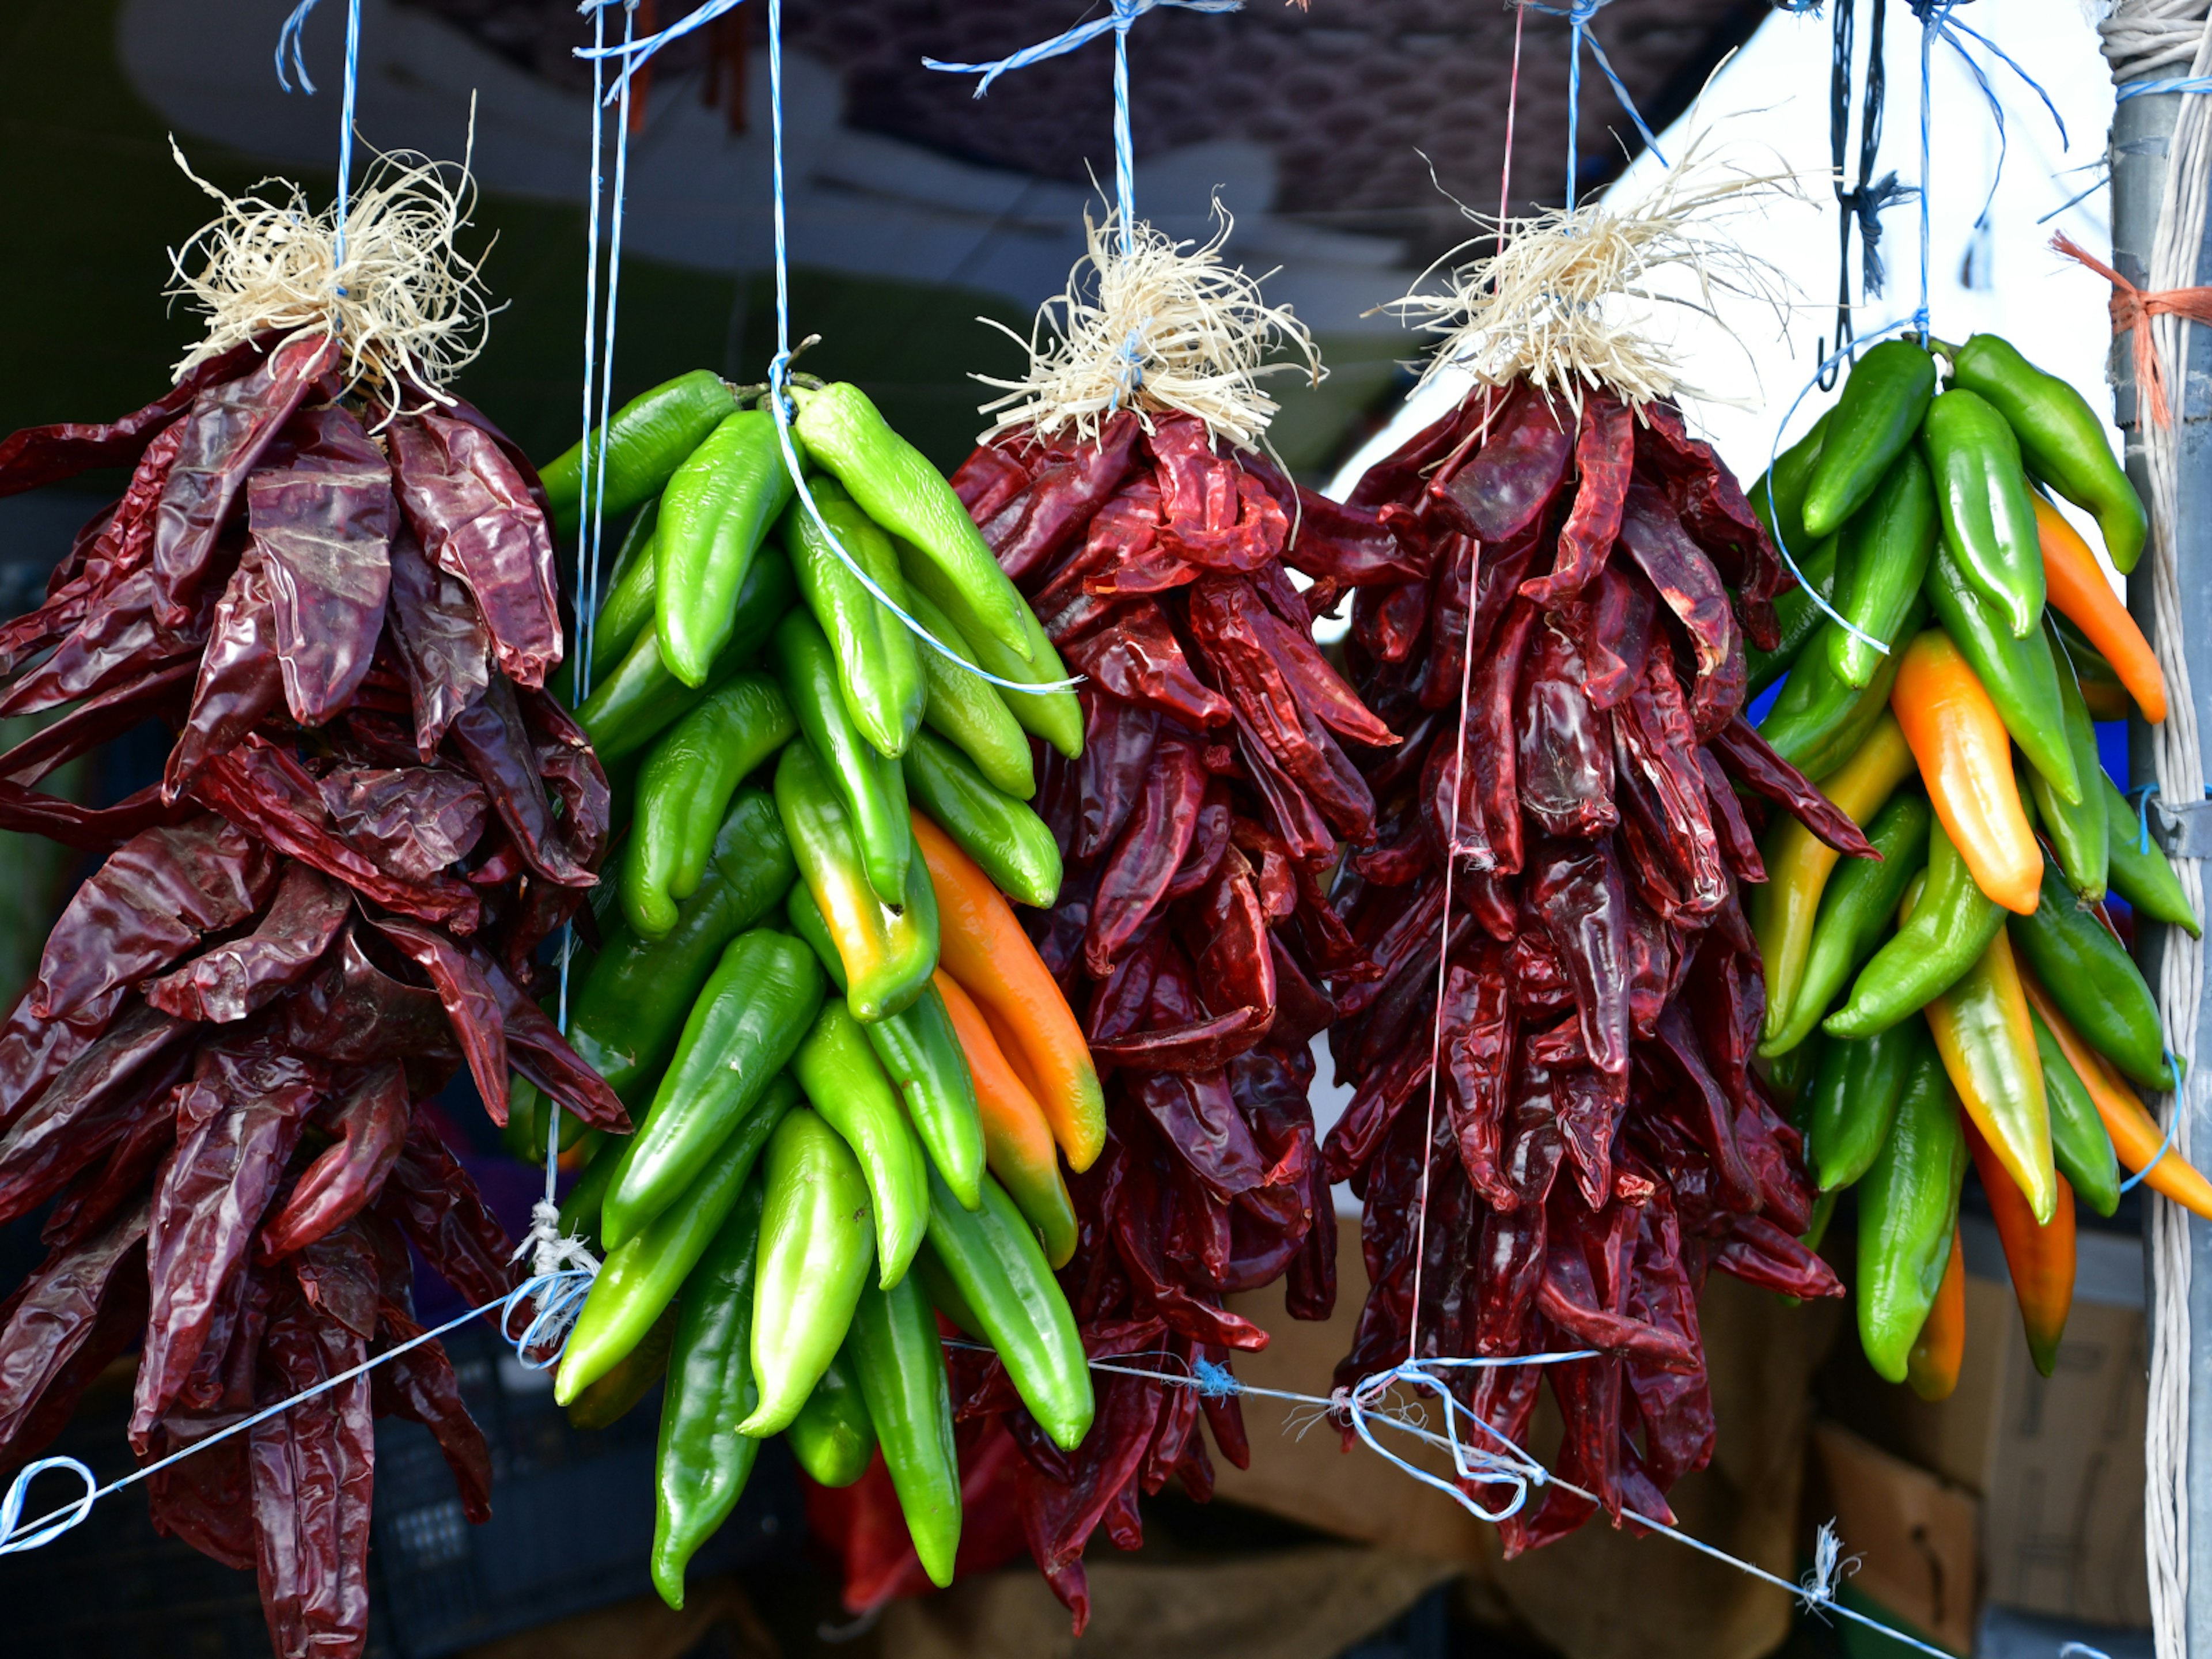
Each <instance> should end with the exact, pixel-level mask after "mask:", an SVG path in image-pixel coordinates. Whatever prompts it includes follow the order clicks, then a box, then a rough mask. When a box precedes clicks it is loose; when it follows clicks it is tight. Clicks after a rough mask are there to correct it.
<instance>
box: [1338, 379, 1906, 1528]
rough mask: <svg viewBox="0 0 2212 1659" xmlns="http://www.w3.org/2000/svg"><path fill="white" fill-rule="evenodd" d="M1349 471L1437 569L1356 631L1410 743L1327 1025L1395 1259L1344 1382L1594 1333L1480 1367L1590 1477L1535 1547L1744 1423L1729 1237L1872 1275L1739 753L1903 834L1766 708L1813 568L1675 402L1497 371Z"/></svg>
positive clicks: (1380, 792)
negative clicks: (1547, 1423)
mask: <svg viewBox="0 0 2212 1659" xmlns="http://www.w3.org/2000/svg"><path fill="white" fill-rule="evenodd" d="M1352 504H1353V505H1354V506H1355V507H1364V508H1367V509H1370V510H1373V511H1375V512H1376V513H1378V514H1379V516H1380V517H1381V519H1382V520H1383V522H1384V523H1386V524H1388V525H1389V526H1390V527H1391V528H1392V529H1393V530H1394V531H1395V532H1397V534H1398V536H1399V538H1400V539H1401V542H1402V543H1403V544H1404V545H1405V546H1406V547H1407V548H1408V549H1409V550H1414V551H1415V552H1417V554H1418V562H1419V576H1418V579H1416V580H1410V581H1405V582H1402V583H1399V584H1396V585H1394V586H1380V585H1378V586H1370V587H1367V588H1365V589H1364V590H1363V591H1362V592H1360V593H1359V594H1358V596H1357V597H1356V599H1354V601H1353V606H1352V635H1351V639H1350V641H1349V642H1348V650H1349V653H1350V662H1351V665H1352V682H1353V684H1355V685H1357V686H1358V689H1359V692H1360V695H1361V696H1363V697H1364V698H1365V699H1366V701H1367V702H1368V703H1369V705H1370V707H1372V708H1374V709H1375V710H1376V713H1377V714H1380V715H1381V716H1382V717H1383V719H1384V720H1387V721H1389V723H1390V725H1391V726H1392V727H1393V728H1394V729H1395V730H1397V731H1399V732H1402V733H1403V734H1404V735H1405V739H1406V740H1405V742H1404V743H1403V744H1401V745H1400V746H1399V747H1397V748H1396V749H1395V750H1377V751H1368V752H1367V753H1366V755H1365V756H1364V759H1363V766H1362V770H1363V774H1364V777H1365V779H1366V781H1367V783H1368V785H1369V787H1370V788H1371V789H1372V790H1373V791H1374V793H1375V796H1376V801H1377V803H1378V815H1379V819H1380V824H1381V835H1380V838H1379V842H1378V844H1377V845H1376V846H1375V847H1374V848H1371V849H1370V850H1367V851H1364V852H1360V853H1358V854H1354V855H1353V857H1352V859H1351V860H1349V864H1348V866H1347V868H1346V871H1345V872H1344V874H1343V876H1342V877H1341V878H1340V880H1339V883H1338V885H1337V888H1336V905H1337V909H1338V911H1339V913H1340V915H1342V917H1343V926H1344V927H1346V930H1347V931H1348V933H1349V934H1350V937H1351V939H1352V943H1353V945H1354V946H1355V947H1356V948H1358V949H1359V950H1361V951H1364V952H1365V953H1366V955H1367V956H1368V957H1369V958H1370V960H1371V961H1372V963H1374V968H1375V973H1374V976H1373V977H1371V978H1370V979H1368V980H1366V981H1364V982H1363V983H1361V984H1359V985H1358V986H1356V987H1347V988H1346V990H1345V991H1344V992H1342V993H1340V997H1339V1008H1340V1016H1341V1017H1340V1019H1339V1020H1338V1022H1337V1023H1336V1024H1335V1025H1334V1026H1333V1027H1332V1029H1331V1030H1330V1035H1329V1042H1330V1047H1331V1050H1332V1052H1333V1054H1334V1056H1335V1060H1336V1066H1337V1069H1338V1073H1339V1078H1340V1081H1343V1082H1348V1083H1350V1084H1352V1085H1354V1086H1355V1088H1356V1091H1357V1092H1356V1094H1355V1097H1354V1098H1353V1100H1352V1103H1351V1104H1350V1106H1349V1107H1348V1108H1347V1109H1346V1114H1345V1116H1344V1118H1343V1119H1342V1121H1340V1123H1339V1125H1338V1126H1337V1127H1336V1128H1335V1129H1334V1131H1333V1132H1332V1133H1331V1134H1330V1136H1329V1139H1328V1145H1327V1148H1326V1153H1325V1163H1326V1165H1327V1170H1328V1176H1330V1177H1331V1178H1333V1179H1336V1180H1348V1181H1350V1182H1352V1188H1353V1190H1354V1191H1355V1192H1356V1193H1357V1194H1358V1195H1359V1196H1360V1197H1361V1199H1362V1200H1364V1206H1365V1213H1364V1225H1363V1231H1362V1243H1363V1250H1364V1255H1365V1258H1366V1266H1367V1271H1368V1275H1369V1279H1370V1284H1371V1285H1372V1289H1371V1290H1370V1293H1369V1296H1368V1300H1367V1304H1366V1306H1365V1308H1364V1310H1362V1312H1361V1316H1360V1320H1359V1324H1358V1335H1357V1338H1356V1340H1355V1342H1354V1345H1353V1347H1352V1352H1351V1353H1350V1355H1348V1356H1347V1357H1346V1359H1345V1360H1344V1362H1343V1363H1342V1364H1340V1366H1339V1367H1338V1370H1337V1379H1336V1380H1337V1382H1338V1383H1340V1385H1353V1384H1357V1383H1358V1382H1359V1381H1361V1380H1362V1379H1363V1378H1365V1377H1367V1376H1372V1375H1374V1374H1375V1373H1376V1372H1378V1371H1381V1370H1386V1369H1388V1368H1389V1367H1391V1366H1393V1365H1395V1364H1400V1363H1401V1362H1402V1361H1404V1360H1405V1359H1407V1358H1408V1357H1409V1344H1413V1343H1414V1342H1415V1340H1416V1332H1418V1346H1417V1347H1415V1348H1413V1352H1417V1353H1418V1354H1419V1356H1421V1357H1432V1356H1447V1357H1468V1356H1475V1355H1480V1356H1488V1357H1504V1356H1511V1355H1516V1354H1533V1353H1538V1352H1569V1351H1573V1350H1577V1349H1595V1350H1597V1351H1598V1352H1597V1357H1596V1358H1589V1359H1581V1360H1576V1361H1572V1362H1569V1363H1565V1364H1547V1365H1542V1366H1533V1365H1532V1366H1522V1367H1513V1366H1507V1367H1499V1368H1496V1369H1482V1370H1462V1371H1459V1372H1456V1373H1453V1374H1452V1375H1453V1376H1454V1383H1453V1386H1455V1388H1456V1389H1459V1390H1460V1392H1461V1395H1462V1398H1463V1400H1464V1401H1466V1403H1467V1404H1468V1407H1469V1408H1470V1409H1471V1410H1473V1411H1474V1412H1475V1413H1478V1414H1479V1415H1480V1417H1481V1418H1482V1419H1483V1420H1484V1421H1485V1422H1486V1423H1487V1424H1488V1425H1490V1427H1491V1428H1492V1429H1493V1430H1494V1431H1497V1432H1498V1434H1500V1435H1502V1436H1504V1437H1505V1438H1506V1439H1508V1440H1510V1441H1511V1442H1512V1443H1515V1444H1516V1445H1519V1446H1522V1447H1524V1448H1525V1447H1527V1446H1528V1431H1529V1425H1530V1421H1531V1419H1532V1416H1533V1413H1534V1407H1535V1404H1536V1398H1537V1390H1538V1387H1539V1385H1540V1383H1549V1385H1550V1387H1551V1389H1552V1391H1553V1396H1554V1398H1555V1400H1556V1401H1557V1402H1558V1405H1559V1411H1560V1414H1561V1416H1562V1418H1563V1419H1564V1421H1565V1437H1564V1439H1563V1441H1562V1442H1561V1444H1560V1446H1559V1449H1558V1452H1557V1455H1556V1457H1555V1458H1554V1459H1553V1468H1554V1469H1555V1471H1556V1472H1557V1474H1559V1476H1560V1477H1561V1478H1562V1479H1564V1480H1566V1481H1570V1482H1572V1483H1573V1484H1575V1485H1577V1486H1581V1487H1583V1488H1584V1489H1585V1490H1587V1491H1588V1492H1591V1493H1594V1494H1595V1503H1593V1502H1592V1501H1590V1500H1589V1499H1586V1498H1579V1497H1577V1496H1575V1495H1573V1494H1571V1493H1569V1492H1564V1491H1561V1490H1560V1489H1559V1487H1557V1486H1553V1487H1550V1488H1547V1489H1546V1490H1545V1491H1543V1492H1541V1493H1539V1494H1537V1495H1535V1496H1534V1497H1533V1498H1532V1499H1531V1501H1530V1504H1529V1506H1528V1509H1526V1510H1523V1511H1522V1513H1520V1514H1518V1515H1516V1516H1514V1517H1513V1518H1512V1519H1511V1520H1510V1521H1508V1522H1505V1524H1504V1528H1503V1529H1502V1530H1503V1535H1504V1546H1505V1550H1506V1553H1508V1554H1509V1555H1510V1554H1512V1553H1516V1552H1518V1551H1520V1550H1523V1549H1527V1548H1530V1547H1534V1546H1536V1545H1539V1544H1542V1543H1547V1542H1549V1541H1552V1540H1553V1539H1556V1538H1559V1537H1561V1536H1563V1535H1565V1534H1567V1533H1569V1532H1571V1531H1573V1530H1574V1529H1575V1528H1577V1527H1579V1526H1580V1525H1581V1524H1582V1523H1583V1522H1584V1521H1585V1520H1587V1519H1588V1518H1589V1516H1591V1515H1592V1514H1593V1513H1595V1511H1596V1510H1598V1509H1600V1508H1602V1509H1603V1510H1605V1511H1606V1513H1607V1516H1609V1517H1610V1518H1611V1519H1612V1520H1613V1522H1614V1523H1615V1524H1616V1525H1618V1524H1620V1516H1621V1510H1623V1508H1624V1507H1626V1508H1627V1509H1629V1510H1633V1511H1635V1512H1637V1513H1638V1514H1641V1515H1644V1516H1651V1517H1654V1518H1662V1519H1663V1518H1669V1517H1670V1512H1669V1510H1668V1507H1667V1503H1666V1498H1665V1494H1666V1492H1667V1491H1668V1488H1669V1487H1670V1486H1673V1484H1674V1481H1675V1480H1677V1479H1679V1478H1680V1476H1681V1475H1683V1474H1686V1473H1687V1472H1688V1471H1690V1470H1692V1469H1694V1468H1699V1467H1701V1466H1702V1465H1703V1464H1704V1463H1705V1461H1706V1460H1707V1458H1708V1457H1709V1456H1710V1455H1711V1450H1712V1443H1713V1419H1712V1412H1711V1401H1710V1398H1709V1395H1708V1393H1707V1389H1706V1383H1705V1360H1704V1355H1703V1352H1702V1349H1701V1346H1700V1343H1699V1329H1698V1296H1699V1291H1700V1290H1701V1288H1702V1286H1703V1285H1704V1281H1705V1275H1706V1273H1708V1271H1710V1270H1711V1269H1712V1268H1716V1267H1717V1268H1720V1269H1721V1270H1723V1271H1724V1272H1727V1273H1734V1274H1735V1275H1736V1276H1738V1277H1739V1278H1741V1279H1745V1280H1747V1281H1748V1282H1750V1283H1752V1284H1754V1285H1762V1286H1765V1287H1766V1288H1768V1289H1771V1290H1774V1291H1783V1292H1786V1293H1788V1294H1790V1295H1793V1296H1801V1297H1810V1296H1834V1295H1840V1294H1841V1287H1840V1286H1839V1285H1838V1283H1837V1281H1836V1279H1835V1278H1834V1276H1833V1275H1832V1273H1830V1272H1829V1270H1828V1268H1827V1267H1826V1266H1825V1265H1824V1264H1823V1263H1822V1262H1821V1261H1820V1259H1819V1258H1818V1257H1817V1256H1815V1255H1813V1253H1812V1252H1811V1251H1810V1250H1808V1249H1805V1248H1804V1247H1803V1246H1802V1244H1800V1243H1799V1242H1798V1239H1797V1237H1796V1235H1798V1234H1800V1233H1802V1232H1803V1231H1805V1229H1806V1226H1807V1224H1808V1218H1809V1214H1810V1208H1811V1200H1812V1190H1811V1188H1810V1185H1809V1183H1808V1181H1807V1179H1806V1176H1805V1174H1804V1171H1803V1167H1802V1160H1801V1156H1800V1154H1801V1152H1802V1146H1801V1143H1800V1139H1799V1137H1798V1135H1797V1133H1796V1130H1795V1129H1793V1128H1792V1127H1790V1125H1789V1124H1788V1123H1787V1122H1785V1121H1784V1120H1783V1119H1782V1118H1781V1117H1780V1116H1779V1115H1778V1114H1777V1113H1776V1111H1775V1109H1774V1107H1773V1105H1772V1103H1771V1102H1770V1101H1769V1099H1768V1097H1767V1096H1766V1094H1765V1090H1764V1088H1763V1086H1762V1085H1761V1083H1760V1081H1759V1079H1758V1078H1757V1077H1756V1076H1755V1075H1754V1074H1753V1072H1752V1071H1751V1069H1750V1060H1751V1058H1752V1054H1753V1046H1754V1045H1755V1044H1756V1042H1758V1040H1759V1024H1760V1019H1761V1017H1762V1014H1763V1012H1764V1007H1765V976H1764V973H1763V970H1762V968H1761V964H1760V961H1759V955H1758V952H1757V951H1756V949H1755V948H1754V946H1753V941H1752V936H1751V932H1750V929H1749V927H1747V924H1746V921H1745V916H1744V911H1743V908H1742V904H1741V884H1742V883H1744V882H1756V881H1762V880H1764V879H1765V871H1764V869H1763V868H1762V867H1761V865H1760V862H1759V852H1758V848H1757V846H1756V844H1755V843H1754V841H1753V824H1752V823H1751V822H1750V816H1751V815H1754V814H1757V813H1759V812H1761V811H1763V810H1764V807H1763V804H1762V803H1761V802H1759V801H1756V800H1754V801H1746V800H1745V799H1741V797H1740V795H1739V788H1740V787H1741V789H1743V790H1746V791H1748V792H1749V793H1751V794H1752V795H1753V796H1756V797H1763V798H1765V800H1769V801H1772V802H1774V803H1777V804H1778V805H1780V806H1781V807H1782V808H1784V809H1785V810H1788V811H1793V812H1795V813H1796V814H1797V815H1798V816H1799V817H1801V818H1802V819H1803V820H1804V821H1805V823H1807V824H1808V826H1810V827H1811V828H1813V829H1814V832H1815V833H1816V834H1818V835H1820V836H1821V837H1822V838H1823V839H1824V840H1826V841H1828V842H1829V843H1830V844H1831V845H1832V846H1835V847H1838V848H1841V849H1843V850H1844V851H1845V852H1848V853H1853V854H1859V855H1862V856H1864V855H1867V854H1869V851H1870V849H1869V848H1868V847H1867V845H1866V842H1865V841H1864V840H1863V837H1861V836H1860V835H1859V834H1858V831H1857V828H1856V827H1855V826H1854V825H1853V824H1852V823H1851V822H1850V819H1848V818H1847V817H1844V816H1843V815H1842V814H1841V813H1840V812H1838V811H1836V810H1835V808H1834V807H1832V806H1831V805H1829V804H1828V803H1827V802H1826V800H1825V799H1823V798H1822V797H1821V796H1820V794H1819V793H1818V792H1817V791H1815V790H1814V789H1813V788H1812V787H1811V786H1810V785H1808V783H1806V781H1804V779H1803V778H1802V777H1801V776H1799V775H1797V774H1796V772H1795V771H1793V770H1791V769H1790V768H1789V767H1788V766H1786V765H1784V763H1781V762H1780V761H1779V760H1778V759H1777V758H1776V757H1774V756H1773V754H1772V752H1771V750H1768V749H1767V748H1766V747H1765V744H1764V743H1763V742H1762V741H1761V740H1760V739H1759V737H1758V735H1757V734H1756V733H1755V732H1753V731H1752V730H1751V728H1750V727H1749V726H1747V725H1746V724H1745V722H1744V720H1743V718H1742V712H1741V711H1742V704H1743V688H1744V678H1745V671H1744V656H1743V641H1744V639H1745V637H1746V636H1748V637H1749V638H1750V639H1751V640H1752V641H1754V642H1757V643H1760V644H1765V643H1767V642H1768V641H1771V637H1772V634H1773V628H1774V622H1773V615H1772V611H1771V605H1770V601H1771V598H1772V597H1773V595H1774V593H1775V592H1776V591H1777V589H1778V586H1779V585H1780V583H1781V581H1782V580H1783V576H1782V572H1781V569H1780V566H1779V564H1778V561H1777V559H1776V557H1775V555H1774V552H1773V550H1772V547H1771V544H1769V543H1768V541H1767V539H1766V538H1765V534H1764V532H1762V531H1761V530H1760V529H1759V525H1758V523H1757V521H1756V520H1754V519H1753V516H1752V513H1751V511H1750V508H1749V507H1748V506H1747V504H1746V502H1745V501H1744V497H1743V494H1742V491H1741V489H1739V488H1738V486H1737V484H1736V483H1735V480H1734V479H1733V478H1732V477H1730V476H1729V474H1728V472H1727V471H1725V470H1724V469H1723V468H1722V467H1721V465H1719V464H1718V463H1717V461H1716V459H1714V457H1713V454H1712V452H1711V449H1710V448H1709V447H1707V446H1706V445H1705V444H1703V443H1701V442H1699V441H1695V440H1693V439H1692V438H1691V437H1690V436H1689V435H1688V434H1687V433H1686V430H1685V429H1684V427H1683V424H1682V419H1681V416H1680V414H1679V413H1678V412H1677V411H1676V410H1674V408H1673V407H1672V406H1671V405H1670V404H1664V403H1652V404H1647V405H1645V406H1644V408H1643V409H1641V410H1632V409H1631V408H1630V407H1629V406H1628V405H1627V404H1625V403H1623V402H1622V401H1620V399H1618V398H1615V397H1613V395H1612V394H1610V393H1609V392H1605V391H1602V390H1591V391H1589V392H1585V394H1584V395H1583V399H1582V403H1581V407H1580V409H1579V410H1574V409H1571V408H1570V407H1568V405H1567V404H1566V403H1565V400H1564V399H1562V398H1557V397H1547V396H1546V395H1544V394H1542V393H1541V392H1538V391H1536V390H1534V388H1532V387H1531V386H1528V384H1527V383H1526V382H1518V383H1516V384H1515V385H1513V386H1510V387H1506V388H1503V389H1499V390H1496V391H1486V392H1476V393H1474V394H1472V395H1470V396H1469V397H1468V398H1467V399H1466V400H1465V402H1463V403H1462V404H1461V405H1460V406H1459V407H1458V408H1457V409H1456V410H1454V411H1453V412H1452V413H1451V414H1450V415H1449V416H1447V417H1446V418H1444V419H1443V420H1442V421H1440V422H1437V424H1436V425H1434V426H1432V427H1431V428H1428V429H1427V430H1425V431H1424V432H1422V433H1421V434H1419V435H1418V436H1416V437H1415V438H1413V440H1412V441H1409V442H1408V443H1407V445H1406V446H1405V447H1403V448H1401V450H1400V451H1399V452H1398V453H1395V455H1393V456H1391V457H1390V458H1389V459H1387V460H1385V461H1383V462H1382V463H1381V464H1380V465H1377V466H1376V467H1375V468H1374V469H1373V470H1372V471H1370V472H1369V473H1368V474H1367V476H1366V477H1365V478H1364V480H1363V481H1362V483H1361V484H1360V486H1359V489H1358V490H1357V491H1356V492H1355V494H1354V495H1353V496H1352ZM1462 698H1464V702H1463V703H1462ZM1462 755H1463V757H1464V759H1463V760H1462ZM1447 848H1449V849H1450V853H1451V854H1452V855H1454V858H1455V862H1454V864H1453V867H1452V871H1451V880H1450V884H1449V915H1447V897H1446V894H1447V884H1446V860H1447ZM1440 945H1441V949H1442V953H1443V963H1441V964H1440V963H1439V960H1438V958H1439V949H1440ZM1439 994H1441V1000H1442V1005H1443V1006H1442V1018H1441V1020H1439V1019H1438V1018H1437V1004H1438V1000H1439ZM1431 1099H1433V1118H1431ZM1431 1124H1432V1125H1433V1132H1432V1133H1431ZM1424 1171H1425V1176H1424ZM1563 1176H1564V1177H1565V1178H1562V1177H1563ZM1417 1285H1418V1295H1419V1304H1420V1305H1419V1318H1418V1321H1416V1319H1415V1308H1414V1297H1415V1296H1416V1293H1417V1291H1416V1286H1417ZM1484 1497H1485V1501H1486V1502H1488V1503H1491V1504H1496V1503H1498V1501H1500V1494H1499V1493H1498V1492H1497V1491H1494V1490H1493V1491H1491V1492H1487V1493H1486V1494H1484Z"/></svg>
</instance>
